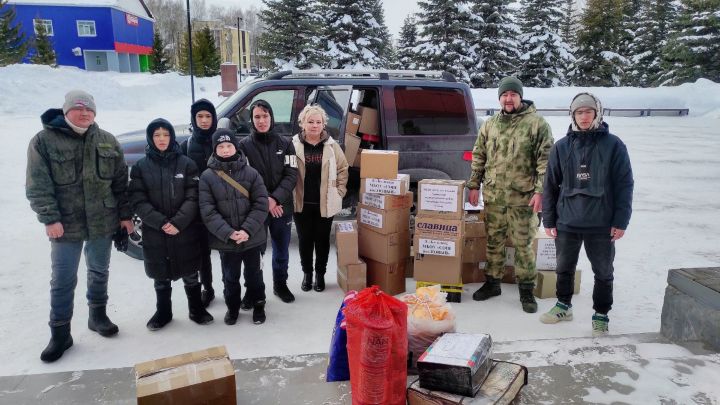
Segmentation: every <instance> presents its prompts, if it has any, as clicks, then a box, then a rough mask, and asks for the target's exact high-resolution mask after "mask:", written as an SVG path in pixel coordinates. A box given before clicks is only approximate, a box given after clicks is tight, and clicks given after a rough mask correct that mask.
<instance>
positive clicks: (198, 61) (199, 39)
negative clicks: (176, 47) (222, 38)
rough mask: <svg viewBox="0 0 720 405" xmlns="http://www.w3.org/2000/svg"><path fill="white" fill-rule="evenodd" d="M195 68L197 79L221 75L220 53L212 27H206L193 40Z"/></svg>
mask: <svg viewBox="0 0 720 405" xmlns="http://www.w3.org/2000/svg"><path fill="white" fill-rule="evenodd" d="M193 66H194V69H195V75H196V76H197V77H211V76H217V75H219V74H220V52H219V51H218V48H217V46H216V45H215V38H214V37H213V34H212V32H211V31H210V27H207V26H206V27H204V28H203V29H201V30H200V31H199V32H197V33H196V34H195V39H194V40H193Z"/></svg>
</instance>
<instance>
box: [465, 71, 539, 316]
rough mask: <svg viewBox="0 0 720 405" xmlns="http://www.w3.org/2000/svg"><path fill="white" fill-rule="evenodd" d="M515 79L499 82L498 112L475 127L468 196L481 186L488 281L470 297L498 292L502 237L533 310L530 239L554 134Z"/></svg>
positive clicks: (525, 300) (473, 200) (479, 298)
mask: <svg viewBox="0 0 720 405" xmlns="http://www.w3.org/2000/svg"><path fill="white" fill-rule="evenodd" d="M522 95H523V87H522V83H521V82H520V80H518V79H516V78H514V77H506V78H504V79H502V80H501V81H500V85H499V88H498V97H499V99H500V107H501V111H500V112H499V113H498V114H495V115H494V116H493V117H492V118H490V119H489V120H487V121H486V122H485V123H484V124H483V125H482V127H481V128H480V133H479V134H478V138H477V141H476V142H475V147H474V148H473V160H472V166H471V174H470V180H469V181H468V188H469V189H470V193H469V200H470V202H471V203H472V204H473V205H476V204H477V203H478V200H479V198H480V190H479V189H480V184H482V185H483V200H484V203H485V214H486V219H485V223H486V227H487V234H488V241H487V256H488V263H487V267H486V269H485V273H486V278H487V281H486V282H485V284H484V285H483V286H482V287H481V288H480V289H478V290H477V291H475V293H474V294H473V299H474V300H476V301H484V300H486V299H488V298H490V297H494V296H498V295H500V293H501V290H500V280H501V279H502V277H503V274H504V270H505V241H506V240H507V239H508V238H509V239H510V241H511V242H512V243H513V245H514V247H515V275H516V277H517V280H518V288H519V290H520V302H521V304H522V308H523V310H524V311H525V312H530V313H533V312H536V311H537V303H536V301H535V297H533V293H532V291H533V288H534V286H535V275H536V271H535V255H534V254H533V251H532V243H533V239H534V238H535V234H536V232H537V228H538V225H539V223H538V222H539V221H538V217H537V215H536V213H537V212H540V211H541V209H542V192H543V178H544V176H545V169H546V167H547V161H548V153H549V151H550V148H551V147H552V145H553V138H552V134H551V131H550V126H549V125H548V123H547V122H546V121H545V120H544V119H543V118H542V117H541V116H540V115H538V114H537V112H536V109H535V106H534V105H533V102H532V101H530V100H523V99H522Z"/></svg>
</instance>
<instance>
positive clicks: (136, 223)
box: [125, 215, 144, 260]
mask: <svg viewBox="0 0 720 405" xmlns="http://www.w3.org/2000/svg"><path fill="white" fill-rule="evenodd" d="M132 221H133V227H134V231H133V233H131V234H130V235H129V237H128V248H127V251H126V252H125V254H126V255H128V256H130V257H132V258H133V259H138V260H143V259H144V256H143V250H142V220H140V217H138V216H137V215H133V218H132Z"/></svg>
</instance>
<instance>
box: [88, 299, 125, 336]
mask: <svg viewBox="0 0 720 405" xmlns="http://www.w3.org/2000/svg"><path fill="white" fill-rule="evenodd" d="M88 329H90V330H91V331H94V332H97V333H99V334H100V336H104V337H109V336H113V335H115V334H117V333H118V331H119V329H118V327H117V325H115V324H114V323H112V321H110V318H108V317H107V313H106V312H105V306H102V307H90V317H89V318H88Z"/></svg>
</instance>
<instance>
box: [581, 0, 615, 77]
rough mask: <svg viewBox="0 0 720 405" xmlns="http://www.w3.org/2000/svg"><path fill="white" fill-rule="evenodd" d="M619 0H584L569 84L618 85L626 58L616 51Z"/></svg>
mask: <svg viewBox="0 0 720 405" xmlns="http://www.w3.org/2000/svg"><path fill="white" fill-rule="evenodd" d="M623 6H624V1H623V0H588V2H587V5H586V6H585V11H584V12H583V15H582V18H581V22H580V30H579V31H578V49H577V51H576V53H575V55H576V56H577V62H576V66H577V69H576V70H575V74H574V77H573V80H572V81H573V84H575V85H580V86H619V85H620V84H621V83H622V80H623V77H624V76H625V68H626V66H627V65H628V60H627V58H625V57H624V56H623V55H621V54H620V53H618V51H619V47H620V41H621V39H622V36H621V31H622V28H623V27H622V22H623Z"/></svg>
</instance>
